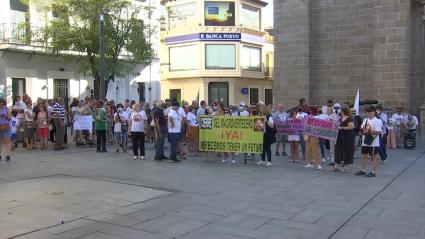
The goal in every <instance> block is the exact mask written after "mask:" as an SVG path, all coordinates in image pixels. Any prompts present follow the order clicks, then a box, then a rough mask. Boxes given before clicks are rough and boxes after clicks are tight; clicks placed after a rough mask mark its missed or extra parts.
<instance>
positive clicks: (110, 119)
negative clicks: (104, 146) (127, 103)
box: [106, 100, 117, 144]
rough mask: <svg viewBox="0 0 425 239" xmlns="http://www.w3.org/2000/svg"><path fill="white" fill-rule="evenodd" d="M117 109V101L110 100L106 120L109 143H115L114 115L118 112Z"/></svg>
mask: <svg viewBox="0 0 425 239" xmlns="http://www.w3.org/2000/svg"><path fill="white" fill-rule="evenodd" d="M116 111H117V109H116V107H115V102H114V101H113V100H111V101H109V102H108V103H107V106H106V118H107V120H106V122H107V131H106V136H107V141H108V143H109V144H113V143H114V141H115V140H114V139H115V132H114V125H115V122H114V116H115V113H116Z"/></svg>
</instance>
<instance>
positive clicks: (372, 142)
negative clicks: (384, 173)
mask: <svg viewBox="0 0 425 239" xmlns="http://www.w3.org/2000/svg"><path fill="white" fill-rule="evenodd" d="M366 112H367V118H366V119H364V120H363V124H362V126H361V128H362V129H361V134H362V149H361V153H362V154H361V159H360V171H358V172H356V173H355V174H356V175H366V177H375V176H376V167H377V165H378V160H377V157H376V155H377V153H378V148H379V135H380V134H381V133H382V121H381V120H379V119H378V118H376V117H375V113H376V112H375V107H373V106H370V107H368V108H367V109H366ZM368 157H370V159H371V164H372V168H371V171H370V172H369V173H367V174H366V161H367V159H368Z"/></svg>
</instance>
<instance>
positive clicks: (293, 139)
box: [288, 111, 300, 163]
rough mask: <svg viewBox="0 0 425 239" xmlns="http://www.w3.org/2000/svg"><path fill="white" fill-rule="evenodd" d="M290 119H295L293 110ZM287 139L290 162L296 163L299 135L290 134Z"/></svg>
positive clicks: (295, 115)
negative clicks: (289, 147) (289, 149)
mask: <svg viewBox="0 0 425 239" xmlns="http://www.w3.org/2000/svg"><path fill="white" fill-rule="evenodd" d="M290 118H291V119H297V114H296V112H295V111H292V112H291V116H290ZM288 141H289V144H290V146H291V163H296V162H297V161H298V157H299V156H298V155H299V152H300V150H299V142H300V135H299V134H291V135H288Z"/></svg>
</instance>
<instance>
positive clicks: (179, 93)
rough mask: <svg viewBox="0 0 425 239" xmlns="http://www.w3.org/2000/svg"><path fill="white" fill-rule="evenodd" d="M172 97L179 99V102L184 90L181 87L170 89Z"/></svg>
mask: <svg viewBox="0 0 425 239" xmlns="http://www.w3.org/2000/svg"><path fill="white" fill-rule="evenodd" d="M170 99H177V101H178V102H181V101H182V90H181V89H171V90H170Z"/></svg>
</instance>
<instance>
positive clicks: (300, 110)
mask: <svg viewBox="0 0 425 239" xmlns="http://www.w3.org/2000/svg"><path fill="white" fill-rule="evenodd" d="M296 117H297V119H304V118H305V117H308V114H307V113H305V112H304V110H303V107H302V106H298V108H297V116H296ZM300 145H301V151H302V153H303V160H305V152H306V143H305V140H304V135H303V134H300Z"/></svg>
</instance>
